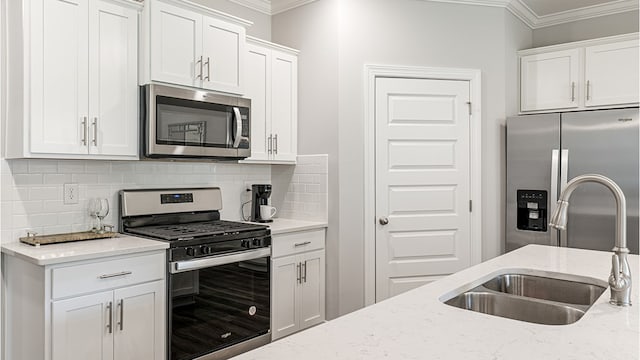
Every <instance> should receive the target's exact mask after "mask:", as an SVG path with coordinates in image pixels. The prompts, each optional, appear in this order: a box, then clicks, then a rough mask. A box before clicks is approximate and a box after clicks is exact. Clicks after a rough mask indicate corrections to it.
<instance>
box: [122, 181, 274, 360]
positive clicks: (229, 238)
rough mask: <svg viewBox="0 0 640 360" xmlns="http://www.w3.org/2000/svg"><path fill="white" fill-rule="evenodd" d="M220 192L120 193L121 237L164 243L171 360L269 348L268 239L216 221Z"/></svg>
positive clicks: (261, 230) (249, 228)
mask: <svg viewBox="0 0 640 360" xmlns="http://www.w3.org/2000/svg"><path fill="white" fill-rule="evenodd" d="M221 198H222V196H221V192H220V189H219V188H215V187H210V188H179V189H140V190H123V191H121V192H120V230H121V231H122V232H125V233H130V234H134V235H138V236H144V237H147V238H151V239H155V240H159V241H166V242H168V243H169V249H168V250H167V260H168V262H167V278H168V288H167V299H168V300H167V305H168V306H167V312H168V317H167V318H168V319H169V323H168V329H169V330H168V337H169V339H168V341H167V344H168V351H167V353H168V354H169V359H170V360H194V359H200V360H204V359H208V360H210V359H227V358H229V357H231V356H234V355H237V354H239V353H242V352H244V351H247V350H250V349H252V348H255V347H258V346H261V345H264V344H266V343H268V342H270V341H271V330H270V325H271V297H270V296H271V248H270V245H271V233H270V231H269V228H268V227H267V226H264V225H258V224H250V223H240V222H233V221H223V220H220V212H219V210H220V209H221V208H222V203H221Z"/></svg>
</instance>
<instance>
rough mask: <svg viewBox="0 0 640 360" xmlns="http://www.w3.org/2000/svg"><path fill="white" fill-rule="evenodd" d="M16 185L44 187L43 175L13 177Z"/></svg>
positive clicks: (18, 175)
mask: <svg viewBox="0 0 640 360" xmlns="http://www.w3.org/2000/svg"><path fill="white" fill-rule="evenodd" d="M13 181H14V182H15V184H16V185H18V186H20V185H37V184H40V185H42V174H16V175H14V176H13Z"/></svg>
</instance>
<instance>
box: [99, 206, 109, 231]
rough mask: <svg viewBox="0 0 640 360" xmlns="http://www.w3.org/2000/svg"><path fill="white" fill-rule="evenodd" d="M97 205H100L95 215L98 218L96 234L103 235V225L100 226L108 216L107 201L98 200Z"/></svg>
mask: <svg viewBox="0 0 640 360" xmlns="http://www.w3.org/2000/svg"><path fill="white" fill-rule="evenodd" d="M98 203H99V205H100V207H99V210H98V212H97V214H96V215H97V216H98V234H104V225H103V224H102V221H103V220H104V218H105V217H106V216H107V215H108V214H109V199H106V198H100V199H98Z"/></svg>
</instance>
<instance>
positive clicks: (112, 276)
mask: <svg viewBox="0 0 640 360" xmlns="http://www.w3.org/2000/svg"><path fill="white" fill-rule="evenodd" d="M131 274H133V273H132V272H131V271H122V272H119V273H115V274H105V275H100V276H98V279H109V278H114V277H119V276H126V275H131Z"/></svg>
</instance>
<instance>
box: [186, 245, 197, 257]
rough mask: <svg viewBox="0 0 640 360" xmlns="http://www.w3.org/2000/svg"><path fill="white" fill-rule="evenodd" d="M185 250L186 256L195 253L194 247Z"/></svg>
mask: <svg viewBox="0 0 640 360" xmlns="http://www.w3.org/2000/svg"><path fill="white" fill-rule="evenodd" d="M186 251H187V256H195V255H196V249H194V248H191V247H188V248H187V249H186Z"/></svg>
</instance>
